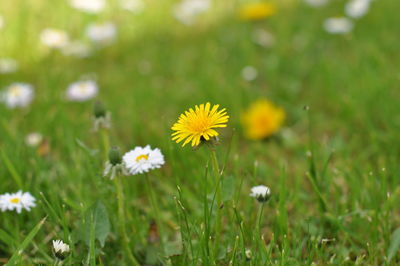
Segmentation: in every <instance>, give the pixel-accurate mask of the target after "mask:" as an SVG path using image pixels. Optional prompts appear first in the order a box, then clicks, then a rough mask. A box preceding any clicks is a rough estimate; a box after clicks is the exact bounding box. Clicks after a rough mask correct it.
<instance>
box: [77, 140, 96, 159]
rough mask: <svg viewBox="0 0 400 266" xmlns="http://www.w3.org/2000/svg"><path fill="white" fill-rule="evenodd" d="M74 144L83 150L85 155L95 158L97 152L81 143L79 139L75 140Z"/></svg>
mask: <svg viewBox="0 0 400 266" xmlns="http://www.w3.org/2000/svg"><path fill="white" fill-rule="evenodd" d="M75 141H76V143H77V144H78V146H79V147H80V148H81V149H82V150H84V151H85V152H86V153H87V154H89V155H90V156H95V155H96V154H97V153H98V152H99V150H94V149H91V148H89V147H88V146H87V145H86V144H85V143H84V142H83V141H81V140H79V139H75Z"/></svg>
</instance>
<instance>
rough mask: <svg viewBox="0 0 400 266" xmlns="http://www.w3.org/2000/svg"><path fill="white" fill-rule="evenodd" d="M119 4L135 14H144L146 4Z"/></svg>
mask: <svg viewBox="0 0 400 266" xmlns="http://www.w3.org/2000/svg"><path fill="white" fill-rule="evenodd" d="M119 4H120V5H121V7H122V8H123V9H125V10H128V11H130V12H132V13H134V14H138V13H141V12H143V10H144V8H145V4H144V2H143V1H142V0H120V1H119Z"/></svg>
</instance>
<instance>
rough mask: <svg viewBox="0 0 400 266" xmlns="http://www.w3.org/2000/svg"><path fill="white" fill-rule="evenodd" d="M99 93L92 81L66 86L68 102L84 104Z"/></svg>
mask: <svg viewBox="0 0 400 266" xmlns="http://www.w3.org/2000/svg"><path fill="white" fill-rule="evenodd" d="M98 91H99V88H98V87H97V84H96V82H95V81H93V80H84V81H77V82H74V83H72V84H71V85H69V86H68V89H67V98H68V99H69V100H70V101H75V102H84V101H87V100H90V99H92V98H94V97H95V96H96V95H97V93H98Z"/></svg>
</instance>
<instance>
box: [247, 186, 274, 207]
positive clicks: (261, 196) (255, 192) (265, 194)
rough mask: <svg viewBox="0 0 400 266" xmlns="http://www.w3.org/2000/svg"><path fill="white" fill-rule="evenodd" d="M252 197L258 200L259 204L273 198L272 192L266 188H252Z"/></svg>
mask: <svg viewBox="0 0 400 266" xmlns="http://www.w3.org/2000/svg"><path fill="white" fill-rule="evenodd" d="M250 196H251V197H253V198H256V199H257V200H258V202H262V203H264V202H267V201H268V200H269V199H270V198H271V190H270V189H269V187H266V186H262V185H261V186H255V187H252V188H251V193H250Z"/></svg>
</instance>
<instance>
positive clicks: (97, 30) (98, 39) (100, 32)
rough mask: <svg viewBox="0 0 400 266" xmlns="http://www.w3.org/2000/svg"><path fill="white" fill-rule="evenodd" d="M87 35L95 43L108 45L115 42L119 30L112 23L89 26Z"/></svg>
mask: <svg viewBox="0 0 400 266" xmlns="http://www.w3.org/2000/svg"><path fill="white" fill-rule="evenodd" d="M86 35H87V36H88V38H89V39H90V40H91V41H93V42H95V43H98V44H102V45H107V44H110V43H112V42H113V41H114V40H115V38H116V36H117V28H116V27H115V25H114V24H113V23H111V22H104V23H94V24H89V26H88V27H87V29H86Z"/></svg>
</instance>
